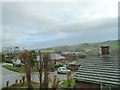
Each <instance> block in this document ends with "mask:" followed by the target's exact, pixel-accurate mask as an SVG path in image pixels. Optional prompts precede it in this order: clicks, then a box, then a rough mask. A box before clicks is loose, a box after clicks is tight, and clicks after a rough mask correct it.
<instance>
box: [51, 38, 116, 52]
mask: <svg viewBox="0 0 120 90" xmlns="http://www.w3.org/2000/svg"><path fill="white" fill-rule="evenodd" d="M101 45H109V46H110V49H111V50H116V49H118V40H111V41H110V40H109V41H105V42H97V43H83V44H77V45H71V46H57V47H53V48H49V50H51V49H52V50H55V51H57V52H61V51H62V52H63V51H65V52H66V51H82V50H93V51H98V50H99V48H100V46H101Z"/></svg>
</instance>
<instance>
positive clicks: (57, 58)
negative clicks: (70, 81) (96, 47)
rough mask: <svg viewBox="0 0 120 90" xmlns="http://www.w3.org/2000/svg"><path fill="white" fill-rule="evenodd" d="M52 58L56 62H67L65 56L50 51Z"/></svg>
mask: <svg viewBox="0 0 120 90" xmlns="http://www.w3.org/2000/svg"><path fill="white" fill-rule="evenodd" d="M50 60H51V61H53V62H54V63H55V64H65V57H63V56H61V55H59V54H57V53H50Z"/></svg>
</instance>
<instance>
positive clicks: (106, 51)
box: [101, 45, 110, 57]
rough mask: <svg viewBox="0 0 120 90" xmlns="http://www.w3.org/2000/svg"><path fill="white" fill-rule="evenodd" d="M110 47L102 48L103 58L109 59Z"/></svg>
mask: <svg viewBox="0 0 120 90" xmlns="http://www.w3.org/2000/svg"><path fill="white" fill-rule="evenodd" d="M109 53H110V51H109V46H108V45H104V46H101V55H102V57H109Z"/></svg>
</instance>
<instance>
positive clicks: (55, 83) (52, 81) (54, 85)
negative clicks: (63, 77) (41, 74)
mask: <svg viewBox="0 0 120 90" xmlns="http://www.w3.org/2000/svg"><path fill="white" fill-rule="evenodd" d="M59 82H60V81H59V79H58V77H57V75H53V78H50V84H51V88H52V90H56V89H57V88H58V84H59Z"/></svg>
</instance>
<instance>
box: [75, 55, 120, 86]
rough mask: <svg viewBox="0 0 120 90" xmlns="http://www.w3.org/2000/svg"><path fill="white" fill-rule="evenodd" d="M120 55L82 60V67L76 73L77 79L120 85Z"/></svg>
mask: <svg viewBox="0 0 120 90" xmlns="http://www.w3.org/2000/svg"><path fill="white" fill-rule="evenodd" d="M119 61H120V59H118V57H111V58H106V59H104V58H93V59H92V58H91V59H85V60H80V61H79V62H80V64H81V66H80V68H79V69H78V71H77V72H76V73H75V75H74V79H75V80H76V81H85V82H91V83H97V84H111V85H120V77H119V76H120V67H119V65H118V62H119Z"/></svg>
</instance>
